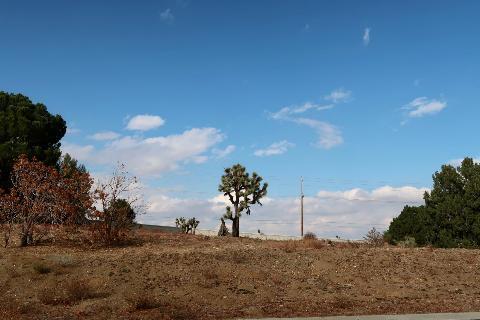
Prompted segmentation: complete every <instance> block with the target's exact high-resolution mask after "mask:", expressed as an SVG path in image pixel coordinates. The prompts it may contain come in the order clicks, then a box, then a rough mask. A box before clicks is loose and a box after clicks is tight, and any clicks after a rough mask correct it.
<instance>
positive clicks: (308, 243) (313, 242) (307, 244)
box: [302, 239, 325, 249]
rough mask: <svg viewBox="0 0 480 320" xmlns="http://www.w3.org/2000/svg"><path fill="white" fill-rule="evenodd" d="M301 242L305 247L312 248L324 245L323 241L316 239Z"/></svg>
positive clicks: (319, 247) (320, 247)
mask: <svg viewBox="0 0 480 320" xmlns="http://www.w3.org/2000/svg"><path fill="white" fill-rule="evenodd" d="M302 244H303V246H304V247H305V248H312V249H322V248H323V247H325V242H324V241H322V240H316V239H308V240H303V243H302Z"/></svg>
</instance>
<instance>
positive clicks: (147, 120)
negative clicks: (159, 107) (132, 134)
mask: <svg viewBox="0 0 480 320" xmlns="http://www.w3.org/2000/svg"><path fill="white" fill-rule="evenodd" d="M164 123H165V120H163V119H162V118H161V117H159V116H153V115H149V114H140V115H137V116H135V117H133V118H131V119H130V120H129V121H128V124H127V129H128V130H136V131H148V130H152V129H156V128H158V127H161V126H162V125H163V124H164Z"/></svg>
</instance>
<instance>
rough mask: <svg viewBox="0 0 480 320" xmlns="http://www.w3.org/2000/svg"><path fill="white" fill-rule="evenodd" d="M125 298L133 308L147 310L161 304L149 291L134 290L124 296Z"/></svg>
mask: <svg viewBox="0 0 480 320" xmlns="http://www.w3.org/2000/svg"><path fill="white" fill-rule="evenodd" d="M125 300H126V301H127V302H128V304H129V305H130V306H131V308H132V309H133V310H149V309H155V308H158V307H160V306H161V302H160V300H159V299H157V298H156V297H155V296H153V295H152V294H151V293H150V292H134V293H131V294H129V295H127V296H125Z"/></svg>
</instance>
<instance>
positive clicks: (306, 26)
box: [303, 23, 310, 32]
mask: <svg viewBox="0 0 480 320" xmlns="http://www.w3.org/2000/svg"><path fill="white" fill-rule="evenodd" d="M303 31H305V32H308V31H310V25H309V24H308V23H306V24H305V25H304V26H303Z"/></svg>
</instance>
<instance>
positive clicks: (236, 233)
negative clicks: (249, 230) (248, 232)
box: [232, 216, 240, 238]
mask: <svg viewBox="0 0 480 320" xmlns="http://www.w3.org/2000/svg"><path fill="white" fill-rule="evenodd" d="M232 237H237V238H238V237H240V217H238V216H236V217H235V218H233V219H232Z"/></svg>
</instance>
